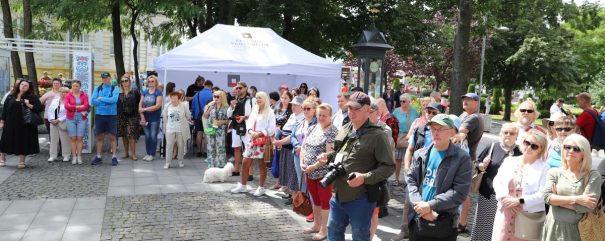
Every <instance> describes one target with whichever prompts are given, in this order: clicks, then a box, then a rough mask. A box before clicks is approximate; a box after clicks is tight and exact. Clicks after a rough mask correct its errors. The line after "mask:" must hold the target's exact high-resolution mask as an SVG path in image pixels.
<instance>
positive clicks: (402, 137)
mask: <svg viewBox="0 0 605 241" xmlns="http://www.w3.org/2000/svg"><path fill="white" fill-rule="evenodd" d="M410 112H411V110H410V111H408V115H407V116H408V122H407V124H408V131H410V125H411V124H412V123H410V118H411V115H412V113H410ZM395 147H396V148H407V147H408V135H406V134H399V136H398V137H397V143H395Z"/></svg>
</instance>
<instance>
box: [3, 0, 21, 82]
mask: <svg viewBox="0 0 605 241" xmlns="http://www.w3.org/2000/svg"><path fill="white" fill-rule="evenodd" d="M0 4H2V21H3V26H4V37H6V38H14V37H15V35H14V34H13V19H12V14H11V9H10V4H9V1H8V0H2V1H0ZM11 64H12V66H13V76H14V77H15V80H16V79H17V78H22V77H23V70H22V69H21V58H20V57H19V53H18V52H17V51H11Z"/></svg>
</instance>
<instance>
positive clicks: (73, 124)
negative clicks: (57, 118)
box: [67, 115, 88, 137]
mask: <svg viewBox="0 0 605 241" xmlns="http://www.w3.org/2000/svg"><path fill="white" fill-rule="evenodd" d="M86 125H88V120H83V119H82V116H81V115H74V118H73V119H72V120H67V133H68V134H69V136H70V137H83V136H84V131H86Z"/></svg>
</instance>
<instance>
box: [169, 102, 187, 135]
mask: <svg viewBox="0 0 605 241" xmlns="http://www.w3.org/2000/svg"><path fill="white" fill-rule="evenodd" d="M180 108H181V107H180V106H176V107H174V106H172V105H168V119H167V120H166V121H167V122H166V133H177V132H181V118H183V116H181V112H180V110H179V109H180Z"/></svg>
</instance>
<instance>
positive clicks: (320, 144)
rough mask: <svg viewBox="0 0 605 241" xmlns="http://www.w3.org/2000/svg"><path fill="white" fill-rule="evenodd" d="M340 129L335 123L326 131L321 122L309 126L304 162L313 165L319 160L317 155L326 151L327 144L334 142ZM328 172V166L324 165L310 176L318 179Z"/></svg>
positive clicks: (305, 141)
mask: <svg viewBox="0 0 605 241" xmlns="http://www.w3.org/2000/svg"><path fill="white" fill-rule="evenodd" d="M337 133H338V129H337V128H336V127H335V126H334V125H330V127H328V129H327V130H326V131H323V130H322V129H321V126H320V125H319V124H317V125H315V126H313V127H311V128H309V129H308V130H307V133H306V134H305V140H304V144H303V145H304V146H303V148H304V163H305V165H307V166H309V165H313V164H315V163H316V162H317V155H319V154H321V153H324V152H326V144H328V143H334V140H335V139H336V134H337ZM326 173H328V166H327V165H324V166H321V167H320V168H318V169H317V170H315V171H313V172H312V173H311V174H308V177H309V178H311V179H313V180H317V179H320V178H322V177H323V176H325V175H326Z"/></svg>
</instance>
